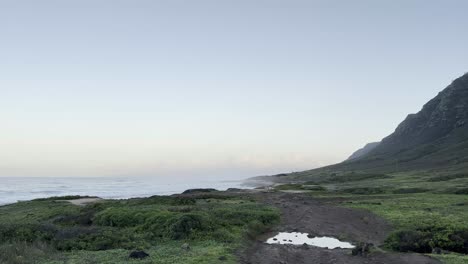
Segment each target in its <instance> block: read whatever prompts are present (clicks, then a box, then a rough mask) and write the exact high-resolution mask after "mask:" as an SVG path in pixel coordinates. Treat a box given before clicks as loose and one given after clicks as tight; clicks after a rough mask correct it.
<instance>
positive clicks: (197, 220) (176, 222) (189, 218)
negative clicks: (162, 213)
mask: <svg viewBox="0 0 468 264" xmlns="http://www.w3.org/2000/svg"><path fill="white" fill-rule="evenodd" d="M206 221H207V220H206V219H204V218H203V217H202V216H200V215H195V214H185V215H182V216H178V217H175V218H173V219H171V221H170V222H171V223H172V224H171V225H170V227H169V230H168V232H169V234H168V235H169V237H170V238H172V239H175V240H179V239H184V238H188V237H189V236H190V235H191V234H192V232H193V231H196V230H202V229H203V227H204V222H206Z"/></svg>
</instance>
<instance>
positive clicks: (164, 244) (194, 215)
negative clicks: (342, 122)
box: [0, 192, 279, 264]
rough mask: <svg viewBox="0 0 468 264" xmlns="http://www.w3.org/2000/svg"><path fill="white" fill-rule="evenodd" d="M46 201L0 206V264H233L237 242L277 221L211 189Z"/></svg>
mask: <svg viewBox="0 0 468 264" xmlns="http://www.w3.org/2000/svg"><path fill="white" fill-rule="evenodd" d="M79 198H80V197H65V198H61V197H53V198H48V199H38V200H33V201H28V202H19V203H15V204H11V205H6V206H2V207H0V241H1V242H0V243H1V244H0V263H51V264H52V263H54V264H58V263H129V262H131V261H132V260H131V259H129V253H130V252H131V251H133V250H144V251H145V252H147V253H148V254H149V257H148V258H146V259H144V260H142V261H140V262H138V263H218V262H219V263H235V262H236V258H235V256H234V253H235V250H236V249H238V248H239V247H241V246H242V245H245V243H244V241H245V240H248V239H249V238H250V237H255V236H257V235H258V234H259V233H261V232H265V231H266V230H268V229H269V228H271V227H272V226H273V225H275V224H276V223H277V222H278V221H279V213H278V211H277V210H276V209H274V208H271V207H268V206H265V205H262V204H259V203H257V202H255V201H253V200H250V199H248V198H246V197H243V196H228V195H223V194H220V193H216V192H210V193H203V194H199V195H197V194H191V195H188V196H153V197H149V198H139V199H128V200H103V201H99V202H97V203H93V204H89V205H86V206H77V205H74V204H72V203H70V202H68V201H67V200H68V199H79Z"/></svg>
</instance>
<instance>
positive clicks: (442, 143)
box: [280, 73, 468, 181]
mask: <svg viewBox="0 0 468 264" xmlns="http://www.w3.org/2000/svg"><path fill="white" fill-rule="evenodd" d="M372 147H374V148H372ZM370 148H371V149H370V150H369V146H366V147H365V148H364V149H362V150H359V151H357V153H356V155H353V156H351V157H353V158H352V159H348V160H346V161H344V162H342V163H339V164H335V165H331V166H327V167H323V168H319V169H314V170H309V171H304V172H296V173H294V174H288V175H287V176H285V177H284V176H283V177H281V179H280V181H288V178H289V180H291V179H293V180H301V179H307V178H310V177H314V176H323V175H325V174H327V173H328V174H329V173H335V172H338V173H340V172H344V173H347V172H356V171H359V172H372V173H374V172H378V173H381V172H384V173H392V172H404V171H432V172H434V171H443V172H444V173H445V172H447V173H468V73H467V74H465V75H463V76H461V77H460V78H458V79H456V80H454V81H453V82H452V83H451V84H450V85H449V86H448V87H446V88H445V89H444V90H443V91H442V92H440V93H439V94H438V95H437V96H436V97H435V98H433V99H432V100H430V101H429V102H428V103H427V104H425V105H424V107H423V108H422V110H421V111H419V112H418V113H416V114H410V115H408V117H407V118H406V119H405V120H404V121H403V122H402V123H401V124H400V125H399V126H398V127H397V128H396V130H395V132H394V133H392V134H391V135H389V136H388V137H386V138H384V139H383V140H382V142H381V143H380V144H378V145H377V146H373V145H371V146H370ZM363 152H364V153H363ZM356 156H357V157H356Z"/></svg>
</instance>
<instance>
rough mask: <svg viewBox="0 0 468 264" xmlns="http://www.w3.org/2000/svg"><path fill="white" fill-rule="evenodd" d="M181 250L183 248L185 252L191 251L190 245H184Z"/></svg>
mask: <svg viewBox="0 0 468 264" xmlns="http://www.w3.org/2000/svg"><path fill="white" fill-rule="evenodd" d="M181 248H182V249H183V250H187V251H189V250H190V245H189V244H188V243H184V244H182V246H181Z"/></svg>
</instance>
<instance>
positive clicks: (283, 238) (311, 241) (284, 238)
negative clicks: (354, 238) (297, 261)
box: [266, 232, 354, 249]
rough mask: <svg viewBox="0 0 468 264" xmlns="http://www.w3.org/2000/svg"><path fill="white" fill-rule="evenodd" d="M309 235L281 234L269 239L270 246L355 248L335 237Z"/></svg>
mask: <svg viewBox="0 0 468 264" xmlns="http://www.w3.org/2000/svg"><path fill="white" fill-rule="evenodd" d="M308 235H309V234H307V233H297V232H292V233H287V232H280V233H279V234H278V235H276V236H274V237H272V238H270V239H268V240H267V241H266V243H268V244H281V245H285V244H289V245H303V244H307V245H310V246H314V247H321V248H328V249H335V248H354V246H353V245H352V244H351V243H348V242H342V241H340V240H338V239H336V238H333V237H311V238H309V237H308Z"/></svg>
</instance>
